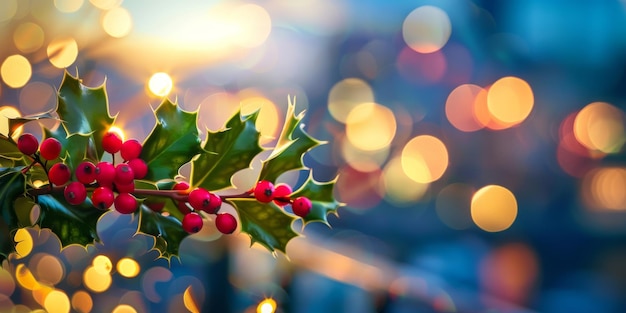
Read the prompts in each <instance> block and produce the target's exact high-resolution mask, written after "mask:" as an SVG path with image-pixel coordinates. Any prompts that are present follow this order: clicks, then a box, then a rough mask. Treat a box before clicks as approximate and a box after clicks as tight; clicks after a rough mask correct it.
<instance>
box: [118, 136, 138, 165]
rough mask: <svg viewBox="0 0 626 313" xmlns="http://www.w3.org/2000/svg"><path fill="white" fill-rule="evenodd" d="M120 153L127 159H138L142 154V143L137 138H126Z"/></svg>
mask: <svg viewBox="0 0 626 313" xmlns="http://www.w3.org/2000/svg"><path fill="white" fill-rule="evenodd" d="M120 153H121V155H122V158H123V159H124V160H125V161H130V160H133V159H136V158H138V157H139V155H140V154H141V143H140V142H139V141H138V140H137V139H129V140H126V141H124V143H123V144H122V149H121V150H120Z"/></svg>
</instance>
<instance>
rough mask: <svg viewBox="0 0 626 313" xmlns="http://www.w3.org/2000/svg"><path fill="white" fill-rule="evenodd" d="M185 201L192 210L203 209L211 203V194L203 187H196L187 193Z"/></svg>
mask: <svg viewBox="0 0 626 313" xmlns="http://www.w3.org/2000/svg"><path fill="white" fill-rule="evenodd" d="M187 201H189V205H191V207H192V208H193V209H194V210H197V211H199V210H205V209H206V208H207V207H208V206H209V204H210V203H211V195H210V194H209V192H208V191H207V190H206V189H204V188H196V189H194V190H192V191H191V192H190V193H189V199H188V200H187Z"/></svg>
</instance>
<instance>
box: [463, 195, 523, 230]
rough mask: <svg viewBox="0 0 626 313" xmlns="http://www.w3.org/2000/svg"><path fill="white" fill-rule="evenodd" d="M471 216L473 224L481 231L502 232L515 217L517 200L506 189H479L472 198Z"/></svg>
mask: <svg viewBox="0 0 626 313" xmlns="http://www.w3.org/2000/svg"><path fill="white" fill-rule="evenodd" d="M471 214H472V220H473V221H474V223H475V224H476V225H477V226H478V227H480V228H481V229H482V230H484V231H488V232H498V231H503V230H505V229H507V228H509V227H510V226H511V225H512V224H513V222H514V221H515V218H516V217H517V200H516V199H515V196H514V195H513V193H512V192H511V191H509V190H508V189H506V188H504V187H502V186H498V185H488V186H485V187H483V188H481V189H479V190H478V191H477V192H476V193H475V194H474V196H473V197H472V203H471Z"/></svg>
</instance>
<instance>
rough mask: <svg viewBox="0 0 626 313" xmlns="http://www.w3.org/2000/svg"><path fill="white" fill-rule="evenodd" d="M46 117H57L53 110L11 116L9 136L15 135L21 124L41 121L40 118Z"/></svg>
mask: <svg viewBox="0 0 626 313" xmlns="http://www.w3.org/2000/svg"><path fill="white" fill-rule="evenodd" d="M44 119H56V118H55V117H54V116H52V112H45V113H42V114H39V115H33V116H23V117H16V118H10V119H9V137H11V136H13V133H15V131H16V130H17V129H18V128H19V127H20V126H22V125H24V124H26V123H28V122H33V121H39V120H44Z"/></svg>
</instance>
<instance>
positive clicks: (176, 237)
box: [137, 205, 189, 259]
mask: <svg viewBox="0 0 626 313" xmlns="http://www.w3.org/2000/svg"><path fill="white" fill-rule="evenodd" d="M137 214H139V226H138V230H137V232H140V233H144V234H148V235H152V236H154V249H156V250H158V251H159V252H160V253H161V256H163V257H165V258H168V259H169V258H171V257H172V256H175V255H178V247H179V246H180V242H181V241H182V240H183V239H185V237H187V236H188V235H189V234H188V233H187V232H186V231H185V230H183V226H182V223H181V221H180V220H178V219H177V218H175V217H173V216H165V215H163V214H161V213H158V212H154V211H152V210H151V209H149V208H148V207H146V206H145V205H142V206H141V207H140V210H139V213H137Z"/></svg>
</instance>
